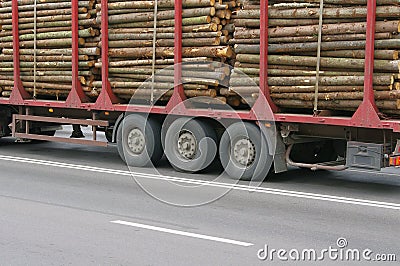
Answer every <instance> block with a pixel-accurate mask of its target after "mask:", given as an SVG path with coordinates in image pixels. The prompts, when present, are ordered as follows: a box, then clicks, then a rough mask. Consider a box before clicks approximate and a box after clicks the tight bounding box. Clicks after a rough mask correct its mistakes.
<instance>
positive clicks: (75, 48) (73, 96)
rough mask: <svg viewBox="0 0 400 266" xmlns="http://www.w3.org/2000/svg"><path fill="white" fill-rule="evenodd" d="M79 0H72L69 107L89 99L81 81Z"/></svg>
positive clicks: (77, 105)
mask: <svg viewBox="0 0 400 266" xmlns="http://www.w3.org/2000/svg"><path fill="white" fill-rule="evenodd" d="M78 13H79V10H78V0H72V1H71V20H72V24H71V25H72V26H71V31H72V88H71V91H70V93H69V95H68V98H67V105H68V106H69V107H79V106H80V105H81V104H82V103H83V102H88V101H89V99H88V98H87V97H86V95H85V93H84V92H83V89H82V86H81V83H80V81H79V18H78Z"/></svg>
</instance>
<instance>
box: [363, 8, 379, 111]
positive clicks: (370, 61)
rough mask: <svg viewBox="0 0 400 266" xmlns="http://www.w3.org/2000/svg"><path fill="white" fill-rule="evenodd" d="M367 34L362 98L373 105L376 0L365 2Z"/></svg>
mask: <svg viewBox="0 0 400 266" xmlns="http://www.w3.org/2000/svg"><path fill="white" fill-rule="evenodd" d="M367 10H368V15H367V35H366V46H365V71H364V75H365V76H364V100H365V101H368V102H370V103H372V104H373V106H374V107H375V109H376V105H375V97H374V83H373V77H374V59H375V56H374V52H375V23H376V0H368V4H367Z"/></svg>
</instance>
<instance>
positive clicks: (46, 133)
mask: <svg viewBox="0 0 400 266" xmlns="http://www.w3.org/2000/svg"><path fill="white" fill-rule="evenodd" d="M55 134H56V131H55V130H50V131H42V132H40V135H43V136H50V137H53V136H54V135H55Z"/></svg>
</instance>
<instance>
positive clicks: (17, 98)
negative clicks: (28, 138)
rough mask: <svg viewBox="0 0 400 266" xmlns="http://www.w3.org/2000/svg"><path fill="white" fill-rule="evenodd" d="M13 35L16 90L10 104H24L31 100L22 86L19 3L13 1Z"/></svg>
mask: <svg viewBox="0 0 400 266" xmlns="http://www.w3.org/2000/svg"><path fill="white" fill-rule="evenodd" d="M11 8H12V35H13V65H14V88H13V90H12V93H11V95H10V102H11V103H14V104H22V103H23V100H24V99H28V98H30V95H29V93H27V92H26V91H25V89H24V87H23V86H22V81H21V70H20V62H19V23H18V1H12V6H11Z"/></svg>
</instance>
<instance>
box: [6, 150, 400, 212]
mask: <svg viewBox="0 0 400 266" xmlns="http://www.w3.org/2000/svg"><path fill="white" fill-rule="evenodd" d="M0 160H3V161H12V162H21V163H29V164H35V165H44V166H51V167H59V168H67V169H74V170H83V171H89V172H97V173H106V174H114V175H122V176H131V177H132V176H133V177H136V178H147V179H154V180H162V181H172V182H180V183H185V184H195V185H204V186H211V187H219V188H227V189H233V190H239V191H247V192H257V193H264V194H273V195H281V196H287V197H295V198H305V199H313V200H320V201H328V202H336V203H344V204H352V205H360V206H368V207H377V208H383V209H392V210H400V204H398V203H392V202H383V201H374V200H365V199H358V198H349V197H340V196H333V195H326V194H316V193H309V192H301V191H293V190H284V189H273V188H266V187H252V186H245V185H239V184H228V183H222V182H214V181H204V180H195V179H189V178H180V177H172V176H162V175H154V174H145V173H138V172H129V171H124V170H115V169H107V168H100V167H92V166H86V165H76V164H68V163H61V162H55V161H45V160H37V159H31V158H24V157H14V156H7V155H0Z"/></svg>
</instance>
